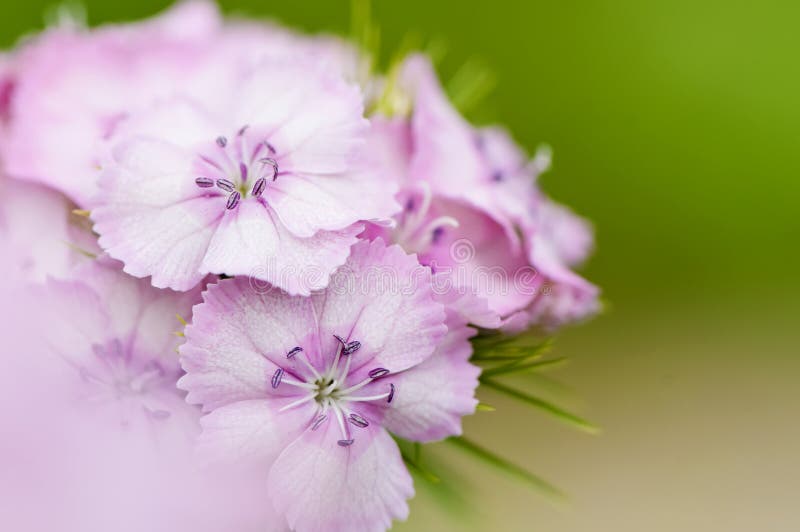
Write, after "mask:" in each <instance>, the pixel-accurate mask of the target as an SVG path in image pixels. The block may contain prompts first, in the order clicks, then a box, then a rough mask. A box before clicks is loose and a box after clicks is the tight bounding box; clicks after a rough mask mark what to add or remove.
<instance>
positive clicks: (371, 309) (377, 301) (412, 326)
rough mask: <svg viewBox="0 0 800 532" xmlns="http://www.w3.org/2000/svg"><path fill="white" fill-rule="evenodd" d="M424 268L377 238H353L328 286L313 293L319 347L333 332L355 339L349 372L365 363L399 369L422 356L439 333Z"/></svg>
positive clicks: (332, 346) (328, 347) (330, 342)
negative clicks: (357, 345)
mask: <svg viewBox="0 0 800 532" xmlns="http://www.w3.org/2000/svg"><path fill="white" fill-rule="evenodd" d="M430 282H431V281H430V270H429V269H428V268H424V267H422V266H420V265H419V263H418V262H417V261H416V260H415V257H414V256H413V255H406V253H405V252H404V251H403V250H402V249H401V248H400V247H399V246H389V247H386V245H385V244H384V243H383V241H382V240H380V239H379V240H376V241H374V242H359V243H358V244H357V245H355V246H353V249H352V254H351V256H350V258H349V259H348V261H347V263H346V264H345V265H344V266H343V267H342V268H340V269H339V270H337V272H336V273H335V274H334V275H333V277H332V278H331V284H330V285H329V287H328V289H326V290H325V291H324V292H322V293H320V294H315V295H314V296H313V300H314V307H315V308H316V312H317V315H318V316H319V324H320V339H321V341H322V346H323V347H322V351H323V352H328V353H333V352H335V350H336V347H337V343H336V342H337V341H336V339H334V338H333V337H332V336H331V335H332V334H339V335H340V336H342V337H343V338H344V339H345V340H357V341H359V342H361V344H362V348H361V349H359V351H357V352H356V353H355V354H354V355H351V356H352V357H353V361H352V368H353V372H355V370H357V369H358V368H361V367H363V366H364V365H365V364H371V365H374V366H375V367H383V368H386V369H389V370H391V371H393V372H398V371H402V370H404V369H407V368H409V367H411V366H414V365H416V364H419V363H420V362H422V361H423V360H425V359H426V358H428V357H429V356H430V355H431V353H433V350H434V348H435V346H436V343H437V342H438V341H439V340H440V339H441V338H442V336H443V335H444V334H445V332H446V330H447V328H446V327H445V326H444V325H443V322H444V317H445V316H444V313H443V307H442V305H440V304H439V303H436V302H435V301H434V300H433V294H432V290H431V286H430Z"/></svg>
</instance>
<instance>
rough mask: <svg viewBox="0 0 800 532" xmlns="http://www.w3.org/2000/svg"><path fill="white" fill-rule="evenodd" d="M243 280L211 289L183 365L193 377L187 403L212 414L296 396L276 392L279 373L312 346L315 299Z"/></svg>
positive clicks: (186, 385)
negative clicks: (293, 353) (294, 352)
mask: <svg viewBox="0 0 800 532" xmlns="http://www.w3.org/2000/svg"><path fill="white" fill-rule="evenodd" d="M261 288H262V289H260V288H259V286H258V285H256V284H252V283H251V282H250V280H248V279H246V278H242V277H237V278H234V279H224V280H222V281H220V282H219V283H217V284H214V285H211V286H210V287H209V288H208V290H207V291H206V292H205V293H204V295H203V304H201V305H198V306H197V307H195V314H194V318H193V320H192V324H191V325H189V326H188V327H187V328H186V333H185V334H186V339H187V341H186V344H184V345H183V346H182V347H181V364H182V366H183V368H184V370H186V372H187V374H186V375H185V376H183V377H182V378H181V380H180V381H179V382H178V386H179V387H180V388H182V389H184V390H187V391H188V392H189V394H188V396H187V397H186V400H187V401H188V402H190V403H197V404H202V405H203V408H204V410H206V411H209V410H213V409H215V408H218V407H221V406H223V405H226V404H229V403H233V402H236V401H242V400H246V399H260V398H264V397H267V396H274V395H276V394H277V393H281V394H286V393H288V394H296V393H297V392H298V389H297V388H293V387H290V386H281V387H280V390H278V391H276V390H273V389H272V386H271V382H270V379H271V377H272V375H273V374H274V372H275V371H276V370H277V368H279V367H283V368H286V369H287V370H289V369H292V368H293V367H294V368H296V366H292V363H290V361H289V360H287V358H286V354H287V353H288V352H289V351H290V350H291V349H292V348H294V347H296V346H302V345H306V342H305V339H306V337H307V335H308V331H309V329H313V327H314V324H315V321H314V320H315V318H314V313H313V308H312V306H311V302H310V300H309V299H304V298H299V297H290V296H289V295H287V294H286V293H285V292H282V291H280V290H277V289H274V288H272V289H263V288H264V287H261Z"/></svg>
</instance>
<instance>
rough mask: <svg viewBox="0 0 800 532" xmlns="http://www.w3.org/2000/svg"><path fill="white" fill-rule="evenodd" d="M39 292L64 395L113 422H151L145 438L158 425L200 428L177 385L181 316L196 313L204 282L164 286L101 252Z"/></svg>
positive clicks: (188, 431)
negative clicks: (184, 288)
mask: <svg viewBox="0 0 800 532" xmlns="http://www.w3.org/2000/svg"><path fill="white" fill-rule="evenodd" d="M34 294H35V295H34V297H36V298H37V300H38V301H39V302H40V305H41V310H40V311H39V313H40V318H39V321H40V322H41V323H44V324H47V327H46V328H45V329H44V331H43V339H44V341H45V342H46V344H47V346H48V347H49V350H50V352H49V353H48V354H49V356H48V359H47V360H48V367H52V368H53V371H55V372H57V373H58V374H60V375H61V378H60V381H61V383H62V386H63V387H64V388H63V389H64V394H65V395H67V396H68V397H70V398H71V400H76V399H77V400H78V405H79V406H80V407H81V408H90V409H91V410H92V411H93V412H94V413H95V415H96V416H97V417H102V418H104V419H108V420H109V423H110V424H112V426H113V424H116V425H118V426H120V427H128V428H129V429H130V430H131V431H134V433H135V432H136V430H137V428H141V427H144V428H145V429H146V430H141V431H140V434H139V435H140V436H141V437H142V438H147V437H149V435H150V431H152V430H156V429H160V430H163V431H165V432H167V433H168V434H169V435H170V437H172V438H174V439H176V440H188V439H189V438H191V437H192V436H193V434H194V429H193V427H194V424H195V423H196V415H195V413H194V411H193V409H192V408H190V407H188V406H187V405H186V404H185V402H184V401H183V396H182V394H181V393H180V392H179V390H178V389H177V388H176V386H175V383H176V382H177V380H178V377H179V376H180V374H181V369H180V365H179V363H178V356H177V353H176V349H177V347H178V345H179V344H180V343H181V338H179V337H178V336H177V335H176V334H175V331H179V330H180V329H181V327H182V324H181V322H180V319H181V318H179V317H178V316H181V317H183V319H190V318H191V307H192V305H193V304H194V303H196V302H197V301H198V300H199V299H200V292H199V290H195V291H191V292H173V291H169V290H159V289H156V288H153V287H152V286H150V284H149V283H148V282H147V281H145V280H139V279H134V278H133V277H130V276H127V275H125V274H124V273H122V271H121V269H120V265H119V263H117V262H116V261H112V260H110V259H108V258H100V259H97V260H94V261H91V262H89V263H87V264H85V265H83V266H81V267H79V268H78V269H76V270H75V271H74V274H73V277H72V278H70V279H65V280H55V279H51V280H49V281H48V282H47V283H46V284H45V285H42V286H40V287H35V288H34ZM54 361H58V362H60V363H59V364H54V363H53V362H54Z"/></svg>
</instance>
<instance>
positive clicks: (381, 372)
mask: <svg viewBox="0 0 800 532" xmlns="http://www.w3.org/2000/svg"><path fill="white" fill-rule="evenodd" d="M388 374H389V370H388V369H386V368H375V369H373V370H370V372H369V376H370V377H371V378H373V379H380V378H381V377H385V376H386V375H388Z"/></svg>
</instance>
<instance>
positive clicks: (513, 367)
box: [482, 357, 568, 377]
mask: <svg viewBox="0 0 800 532" xmlns="http://www.w3.org/2000/svg"><path fill="white" fill-rule="evenodd" d="M567 360H568V359H567V357H559V358H550V359H547V360H538V361H535V362H529V363H527V364H523V363H518V362H513V363H511V364H504V365H502V366H497V367H495V368H490V369H487V370H485V371H484V372H483V373H482V376H483V377H493V376H495V375H508V374H514V373H525V372H527V371H534V370H539V369H543V368H550V367H553V366H559V365H561V364H563V363H564V362H566V361H567Z"/></svg>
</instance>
